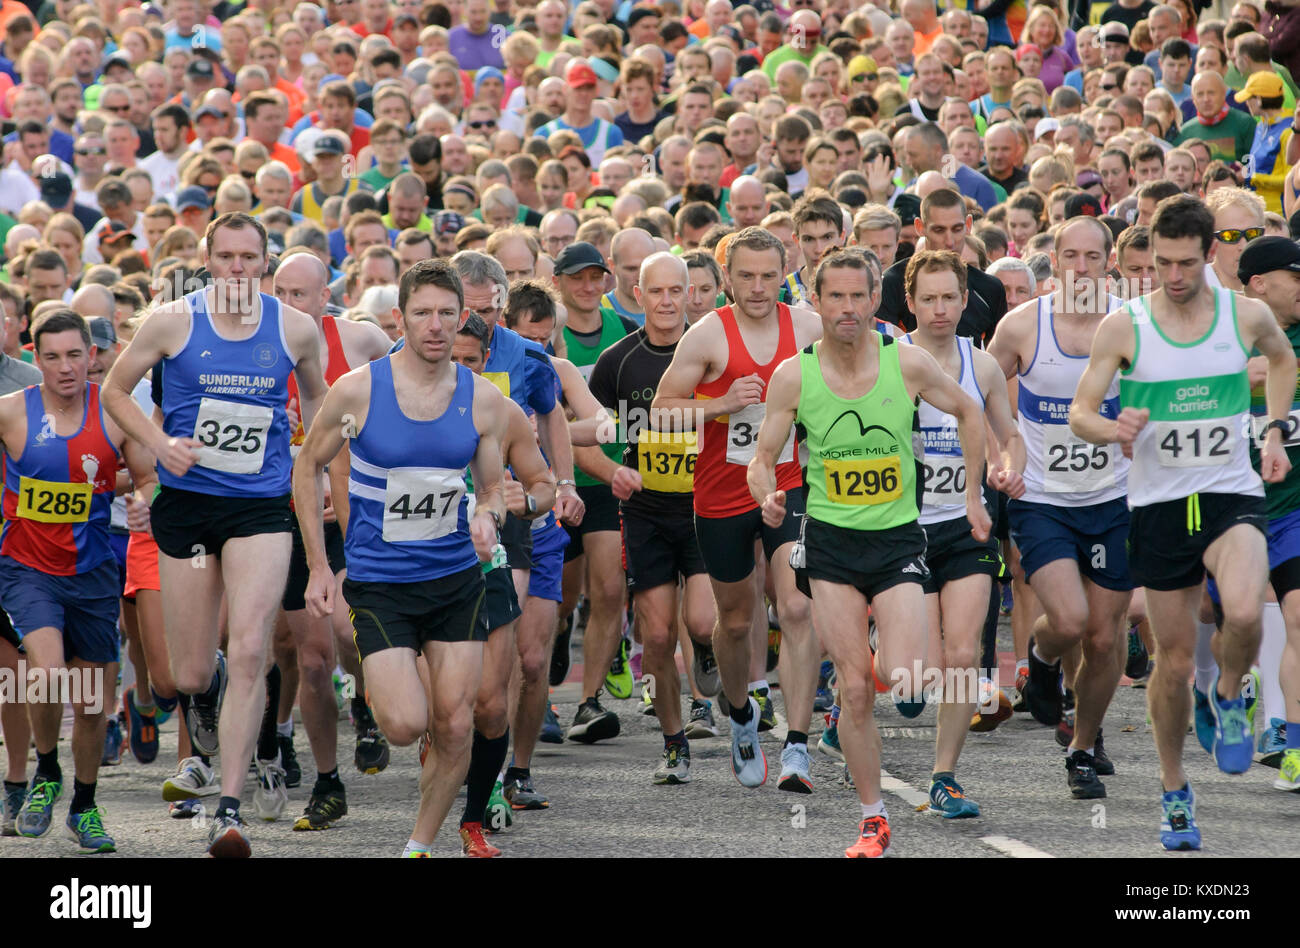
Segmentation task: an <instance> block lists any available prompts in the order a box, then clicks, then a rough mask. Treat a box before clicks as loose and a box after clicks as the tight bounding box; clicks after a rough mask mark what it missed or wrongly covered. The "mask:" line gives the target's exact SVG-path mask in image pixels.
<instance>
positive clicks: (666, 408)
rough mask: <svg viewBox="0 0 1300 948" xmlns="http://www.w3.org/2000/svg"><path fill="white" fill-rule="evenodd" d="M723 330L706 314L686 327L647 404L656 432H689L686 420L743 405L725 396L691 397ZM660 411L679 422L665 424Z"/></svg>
mask: <svg viewBox="0 0 1300 948" xmlns="http://www.w3.org/2000/svg"><path fill="white" fill-rule="evenodd" d="M721 331H722V324H721V322H720V321H719V319H718V317H717V316H716V315H715V314H713V313H709V314H708V315H706V316H705V317H704V318H703V319H701V320H700V321H699V322H698V323H696V324H695V325H694V326H692V327H691V328H690V329H688V330H686V334H685V335H684V336H682V339H681V342H679V343H678V345H677V350H676V351H675V352H674V353H673V361H672V363H671V364H670V365H669V366H668V371H667V372H665V373H664V375H663V378H661V379H660V380H659V390H658V391H657V392H655V399H654V402H653V403H652V404H651V406H650V417H651V427H653V428H654V429H655V430H656V431H688V430H690V429H691V428H692V427H694V425H693V424H687V421H688V420H693V419H696V418H698V419H699V420H700V421H712V420H713V419H714V418H717V417H718V416H719V415H725V414H727V413H729V412H731V411H735V410H737V409H738V408H740V407H742V406H739V405H733V404H731V400H730V399H729V398H727V397H725V396H724V397H723V398H701V399H696V398H694V397H693V396H694V394H695V389H696V387H697V386H698V385H699V384H700V383H701V382H703V381H704V377H705V376H706V375H707V374H708V372H709V368H710V366H711V364H712V359H711V358H710V353H709V350H710V349H711V348H712V347H713V345H712V344H713V343H714V342H715V340H716V338H717V334H718V333H719V332H721ZM661 414H668V415H669V416H670V417H672V418H674V419H678V418H680V419H681V424H672V423H668V424H664V422H663V420H662V419H661V418H660V415H661Z"/></svg>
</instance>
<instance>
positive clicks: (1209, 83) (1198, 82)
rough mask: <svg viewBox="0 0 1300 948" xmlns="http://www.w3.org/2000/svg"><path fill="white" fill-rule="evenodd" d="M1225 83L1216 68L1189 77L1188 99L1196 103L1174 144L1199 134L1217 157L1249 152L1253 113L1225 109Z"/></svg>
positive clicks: (1224, 158) (1235, 158)
mask: <svg viewBox="0 0 1300 948" xmlns="http://www.w3.org/2000/svg"><path fill="white" fill-rule="evenodd" d="M1227 97H1228V86H1227V84H1226V83H1224V81H1223V77H1222V76H1220V75H1219V74H1218V73H1217V72H1203V73H1199V74H1198V75H1197V76H1196V78H1195V79H1193V80H1192V102H1194V103H1195V104H1196V118H1194V119H1192V120H1191V121H1190V122H1184V123H1183V127H1182V130H1181V131H1179V133H1178V138H1177V140H1176V141H1175V144H1177V145H1182V144H1184V143H1186V142H1189V141H1191V140H1192V139H1193V138H1199V139H1200V140H1201V141H1203V142H1205V144H1206V145H1208V146H1209V148H1210V157H1211V158H1212V159H1215V158H1217V159H1219V160H1221V161H1227V162H1233V161H1240V160H1241V159H1242V158H1244V157H1245V156H1246V155H1248V154H1250V148H1251V145H1252V144H1253V142H1254V140H1255V119H1254V117H1253V116H1251V115H1249V114H1247V113H1245V112H1239V111H1238V110H1237V109H1228V111H1227V113H1226V114H1225V113H1224V111H1223V107H1224V105H1225V104H1226V103H1227Z"/></svg>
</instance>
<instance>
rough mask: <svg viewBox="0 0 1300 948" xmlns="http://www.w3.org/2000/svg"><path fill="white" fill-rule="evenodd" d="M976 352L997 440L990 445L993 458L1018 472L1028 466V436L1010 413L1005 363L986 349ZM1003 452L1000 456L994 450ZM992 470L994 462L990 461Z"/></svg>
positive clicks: (988, 415)
mask: <svg viewBox="0 0 1300 948" xmlns="http://www.w3.org/2000/svg"><path fill="white" fill-rule="evenodd" d="M974 352H975V365H976V378H977V379H978V380H979V384H980V388H981V389H982V390H983V391H984V393H985V394H984V415H985V417H986V418H987V419H988V423H989V427H990V428H991V429H992V431H993V437H994V439H995V442H994V443H992V444H990V445H989V447H988V453H989V459H990V462H992V461H997V462H998V463H997V467H998V468H1000V469H1001V470H1004V471H1014V472H1016V473H1017V474H1021V473H1024V470H1025V439H1024V438H1022V437H1020V428H1019V427H1018V426H1017V425H1016V420H1015V418H1013V417H1012V416H1011V400H1010V399H1009V398H1008V397H1007V386H1006V379H1005V378H1004V377H1003V375H1002V367H1001V366H1000V365H999V364H998V363H997V360H995V359H994V358H993V357H992V356H990V355H989V354H988V353H986V352H980V351H979V350H974ZM999 450H1000V452H1001V457H997V455H996V454H995V452H997V451H999ZM989 466H990V470H991V469H992V468H993V466H994V465H993V464H992V463H990V465H989Z"/></svg>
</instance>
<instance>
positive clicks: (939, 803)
mask: <svg viewBox="0 0 1300 948" xmlns="http://www.w3.org/2000/svg"><path fill="white" fill-rule="evenodd" d="M930 812H932V813H938V814H939V815H940V816H942V817H943V818H944V819H945V820H965V819H970V818H971V817H975V816H979V815H980V808H979V804H978V803H976V802H974V801H973V800H967V799H966V794H965V792H963V791H962V788H961V784H959V783H958V782H957V781H956V780H954V779H953V778H952V777H944V778H942V779H940V780H936V781H934V782H933V783H932V784H930Z"/></svg>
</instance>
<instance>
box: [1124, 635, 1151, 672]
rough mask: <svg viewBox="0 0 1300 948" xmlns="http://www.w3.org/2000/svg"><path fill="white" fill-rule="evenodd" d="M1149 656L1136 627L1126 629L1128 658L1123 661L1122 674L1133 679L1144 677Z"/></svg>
mask: <svg viewBox="0 0 1300 948" xmlns="http://www.w3.org/2000/svg"><path fill="white" fill-rule="evenodd" d="M1150 658H1151V656H1150V655H1148V654H1147V647H1146V645H1145V644H1144V643H1143V641H1142V636H1140V635H1138V632H1137V628H1136V627H1134V628H1131V629H1129V630H1128V660H1127V661H1126V662H1125V663H1124V674H1125V675H1127V676H1128V677H1129V678H1131V679H1132V680H1133V681H1138V680H1139V679H1142V678H1145V677H1146V675H1147V662H1148V661H1149V660H1150Z"/></svg>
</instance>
